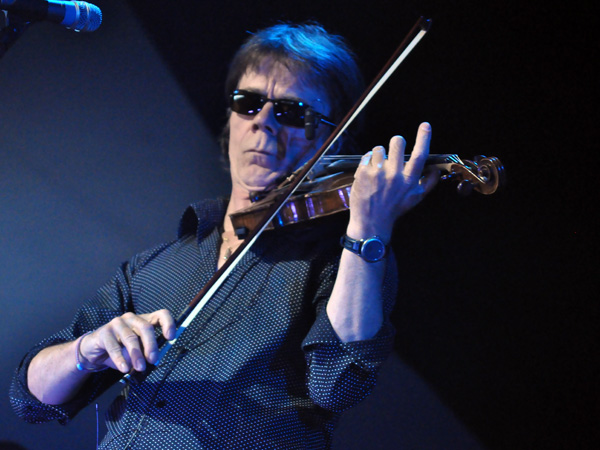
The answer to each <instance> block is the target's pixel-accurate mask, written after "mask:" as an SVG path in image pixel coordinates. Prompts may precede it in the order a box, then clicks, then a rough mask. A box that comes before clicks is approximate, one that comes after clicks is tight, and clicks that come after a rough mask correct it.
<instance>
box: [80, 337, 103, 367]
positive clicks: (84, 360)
mask: <svg viewBox="0 0 600 450" xmlns="http://www.w3.org/2000/svg"><path fill="white" fill-rule="evenodd" d="M91 333H92V332H91V331H88V332H87V333H85V334H83V335H81V336H80V337H79V338H78V339H77V340H76V341H75V367H76V368H77V370H78V371H80V372H100V371H102V370H105V369H108V366H95V365H93V364H92V363H90V361H89V360H88V359H87V358H86V357H85V356H83V354H82V353H81V344H82V342H83V340H84V338H85V337H86V336H87V335H89V334H91Z"/></svg>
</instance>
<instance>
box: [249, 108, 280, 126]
mask: <svg viewBox="0 0 600 450" xmlns="http://www.w3.org/2000/svg"><path fill="white" fill-rule="evenodd" d="M254 126H255V127H256V128H257V129H264V130H265V131H267V132H269V133H272V134H275V133H276V132H277V130H278V129H279V127H280V125H279V122H277V119H275V110H274V106H273V103H271V102H266V103H265V104H264V105H263V107H262V109H261V110H260V111H259V112H258V114H256V115H255V116H254Z"/></svg>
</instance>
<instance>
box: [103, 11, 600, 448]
mask: <svg viewBox="0 0 600 450" xmlns="http://www.w3.org/2000/svg"><path fill="white" fill-rule="evenodd" d="M98 4H99V5H100V6H102V7H103V6H104V4H103V3H100V2H98ZM129 5H130V6H131V8H132V10H133V11H134V12H135V14H136V15H137V17H138V18H139V20H140V21H141V23H142V24H143V27H144V29H145V31H146V33H147V35H148V38H149V40H150V41H151V42H152V43H153V45H154V48H155V49H156V50H157V51H158V53H159V55H160V57H161V58H162V60H163V61H164V62H165V63H166V65H167V67H168V68H169V70H170V71H171V72H172V73H173V74H174V76H175V78H176V80H177V81H178V83H179V86H180V88H181V89H182V90H183V92H184V93H185V95H186V96H187V100H189V102H190V108H191V109H193V110H195V112H196V113H198V114H199V115H200V116H201V117H202V118H203V119H204V122H205V123H206V124H207V127H208V130H209V132H210V133H212V135H213V136H216V135H218V133H219V130H220V127H221V126H222V124H223V121H224V109H225V101H224V98H225V97H224V92H223V90H224V86H223V80H224V76H225V73H226V69H227V63H228V61H229V59H230V57H231V55H232V54H233V52H234V51H235V50H236V49H237V47H239V45H240V43H241V42H242V41H243V39H244V38H245V37H246V31H247V30H250V31H254V30H256V29H258V28H261V27H264V26H268V25H271V24H273V23H274V22H276V21H277V20H292V21H298V20H307V19H315V20H318V21H319V22H321V23H322V24H323V25H324V26H325V27H326V28H327V29H328V30H330V31H332V32H334V33H338V34H341V35H343V36H345V37H347V38H348V40H349V42H350V44H351V46H352V47H353V48H354V49H355V50H356V53H357V55H358V58H359V63H360V65H361V67H362V69H363V73H364V75H365V78H366V80H367V81H369V80H370V79H371V78H372V77H373V76H374V75H375V74H376V73H377V72H378V71H379V69H380V67H381V66H382V65H383V64H384V62H385V61H386V60H387V58H388V57H389V55H391V53H392V52H393V50H394V49H395V48H396V46H397V45H398V43H399V42H400V41H401V40H402V38H403V37H404V35H405V34H406V33H407V32H408V30H409V29H410V28H411V27H412V25H413V24H414V22H415V21H416V19H417V18H418V17H419V15H424V16H426V17H429V18H431V19H432V27H431V30H430V32H429V33H428V34H427V36H426V37H425V38H424V39H423V41H422V42H421V43H420V44H419V45H418V46H417V48H416V49H415V50H414V52H413V53H412V54H411V55H410V56H409V58H408V59H407V60H406V62H405V63H404V64H403V65H402V66H401V67H400V69H399V70H398V72H397V73H396V74H395V75H394V76H393V77H392V79H391V80H390V81H389V82H388V84H387V85H386V86H385V87H384V88H383V89H382V91H381V92H380V93H379V94H378V95H377V97H376V98H375V100H374V101H373V102H372V104H371V105H370V106H369V108H368V111H367V115H368V116H367V119H366V125H367V126H366V131H365V132H364V133H363V134H362V135H361V136H360V142H361V144H362V146H363V148H364V149H365V151H366V150H368V149H370V148H371V147H372V146H374V145H377V144H386V143H387V140H388V139H389V137H390V136H391V135H393V134H403V135H404V136H405V137H406V138H407V140H408V141H409V143H410V142H412V141H413V140H414V134H415V132H416V128H417V126H418V124H419V123H420V122H421V121H424V120H427V121H429V122H430V123H431V124H432V127H433V132H434V135H433V136H434V137H433V143H432V152H435V153H457V154H459V155H460V156H462V157H465V158H467V159H468V158H470V157H472V156H474V155H479V154H484V155H487V156H497V157H498V158H500V159H501V161H502V162H503V163H504V165H505V167H506V174H507V179H508V182H507V185H506V187H505V189H504V190H503V191H502V192H499V193H497V194H495V195H493V196H489V197H483V196H480V195H477V194H474V195H472V196H471V197H468V198H462V197H459V196H457V195H456V194H455V192H454V186H451V185H444V184H443V185H441V186H440V187H439V188H438V189H436V191H434V192H433V193H432V194H431V195H430V197H429V198H428V199H427V200H426V201H425V202H424V203H423V204H421V205H420V206H418V207H417V208H416V209H415V210H414V211H412V212H410V213H409V214H408V215H407V216H405V217H404V218H402V219H401V221H400V222H399V223H398V225H397V228H396V231H397V233H396V237H395V240H394V248H395V251H396V255H397V257H398V259H399V261H400V268H401V274H402V280H403V282H402V285H401V296H400V298H399V301H398V306H397V308H396V311H395V313H394V322H395V324H396V327H397V330H398V334H397V340H396V352H397V354H398V356H399V358H400V359H401V360H402V361H403V362H404V363H406V364H407V365H408V366H410V367H411V368H412V370H414V371H415V372H416V373H417V374H418V376H419V377H420V378H421V379H423V380H424V381H425V382H426V383H427V385H428V386H430V387H431V388H432V389H433V391H434V392H435V393H436V394H437V396H438V397H439V398H440V399H441V401H442V402H443V403H444V404H445V405H446V406H447V407H449V408H450V409H451V410H452V411H453V413H454V414H455V415H456V416H457V417H458V419H459V420H460V421H461V422H462V423H463V424H465V425H466V427H467V428H468V430H469V432H470V433H472V434H473V435H474V436H476V438H477V439H478V440H479V442H480V443H481V445H482V446H484V447H486V448H490V449H521V448H523V449H529V448H544V449H566V448H568V449H571V448H573V449H586V448H597V446H598V444H599V441H598V439H597V438H598V436H597V428H598V419H597V418H598V414H599V413H600V411H599V408H598V406H599V396H598V389H597V387H596V385H597V380H598V370H597V369H596V364H595V363H596V360H597V358H598V357H597V354H598V333H597V329H598V326H597V322H598V299H597V297H598V294H595V295H594V294H593V292H595V291H597V287H598V264H597V262H596V263H593V261H597V257H596V254H597V244H598V240H597V231H596V228H597V227H596V226H593V225H596V224H597V222H598V220H597V219H596V214H595V209H596V205H597V201H596V199H597V195H596V194H595V192H594V188H595V181H596V179H597V176H596V175H595V173H594V172H595V170H596V167H597V165H598V157H597V150H598V145H597V137H598V136H597V135H598V133H597V118H598V115H597V106H596V105H597V100H598V98H597V94H596V90H597V85H598V81H597V79H598V78H597V72H596V71H595V66H596V64H597V62H598V56H599V52H598V50H599V48H598V47H599V40H598V33H597V31H596V29H597V27H596V26H595V15H596V14H595V11H594V10H593V8H592V2H591V1H588V2H581V3H574V4H569V5H568V6H567V5H566V4H563V5H561V6H554V5H552V4H551V3H541V2H540V3H537V2H516V1H503V2H471V1H464V2H458V1H422V2H417V1H404V2H397V3H392V2H383V1H370V2H360V3H359V2H349V1H320V2H312V1H308V2H289V1H281V0H280V1H277V2H275V1H262V2H260V3H257V2H240V1H239V0H238V1H234V0H222V1H219V2H204V1H192V0H184V1H178V2H170V3H169V4H167V5H165V3H164V2H156V1H152V0H150V1H148V0H144V1H142V0H130V1H129ZM107 6H109V8H110V5H107ZM103 10H104V8H103ZM103 27H110V24H109V23H108V22H107V23H105V24H104V25H103ZM129 57H130V58H131V59H132V61H135V59H136V54H131V55H130V56H129ZM94 70H97V71H102V70H105V68H103V67H97V68H94ZM145 88H146V89H148V90H150V91H152V90H154V89H156V90H157V91H160V90H161V88H162V86H161V85H160V84H157V85H156V86H148V85H146V87H145ZM156 112H157V113H158V114H160V105H158V107H157V109H156ZM167 113H168V112H167V110H165V114H167ZM121 254H122V256H124V257H125V256H127V253H121ZM397 401H399V402H402V399H398V400H397ZM425 433H426V432H425ZM362 448H369V447H367V446H364V447H362ZM371 448H377V447H375V444H372V447H371ZM413 448H428V447H427V446H426V445H423V446H422V447H421V446H419V445H418V444H415V445H414V446H413ZM446 448H463V447H461V445H459V444H457V445H456V446H455V447H453V446H452V445H451V444H447V446H446Z"/></svg>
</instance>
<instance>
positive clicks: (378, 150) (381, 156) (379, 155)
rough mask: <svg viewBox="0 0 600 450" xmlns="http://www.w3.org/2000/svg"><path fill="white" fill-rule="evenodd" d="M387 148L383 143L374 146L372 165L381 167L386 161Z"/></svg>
mask: <svg viewBox="0 0 600 450" xmlns="http://www.w3.org/2000/svg"><path fill="white" fill-rule="evenodd" d="M385 158H386V156H385V148H384V147H383V146H381V145H378V146H377V147H375V148H373V156H372V157H371V166H373V167H377V168H378V169H381V168H382V167H383V162H384V161H385Z"/></svg>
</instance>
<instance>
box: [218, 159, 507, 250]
mask: <svg viewBox="0 0 600 450" xmlns="http://www.w3.org/2000/svg"><path fill="white" fill-rule="evenodd" d="M409 157H410V155H405V162H407V161H408V159H409ZM360 160H361V156H358V155H335V156H327V155H325V156H323V157H322V158H321V159H320V160H319V162H318V163H317V164H316V165H315V166H313V168H312V169H311V170H310V172H308V175H307V176H306V180H307V181H304V182H302V183H300V185H299V186H298V188H297V189H296V191H295V194H296V195H294V196H292V197H290V198H289V199H288V200H287V201H286V202H285V203H284V204H283V206H282V207H281V208H280V209H279V210H278V212H277V214H276V215H275V216H274V217H273V219H272V220H271V221H270V222H269V224H268V225H267V226H266V228H265V230H273V229H275V228H281V227H284V226H287V225H293V224H300V223H311V221H314V220H315V219H319V218H322V217H327V216H330V215H333V214H337V213H340V212H343V211H347V210H349V209H350V191H351V188H352V183H353V181H354V171H355V170H356V168H357V167H358V164H359V163H360ZM425 167H426V170H428V169H429V170H439V171H440V173H441V175H442V176H441V179H442V180H444V181H447V180H453V181H457V182H458V185H457V188H456V189H457V191H458V193H459V194H460V195H463V196H466V195H469V194H471V193H472V192H473V191H476V192H479V193H481V194H483V195H490V194H493V193H494V192H496V191H497V190H498V189H499V188H501V187H502V186H503V185H504V184H505V183H506V179H505V173H504V166H503V165H502V163H501V162H500V160H499V159H498V158H496V157H494V156H492V157H485V156H477V157H475V158H473V160H464V161H463V160H461V158H460V157H459V156H458V155H455V154H438V155H436V154H432V155H429V156H428V158H427V160H426V162H425ZM300 170H301V169H299V170H298V171H296V172H295V173H294V174H292V175H291V176H290V177H288V178H286V179H285V180H284V181H283V182H282V183H281V184H280V185H279V186H277V187H276V188H275V189H273V190H272V191H269V192H268V193H261V192H258V193H254V194H253V195H252V196H251V200H252V201H253V202H254V203H253V204H252V205H250V206H249V207H247V208H244V209H242V210H240V211H237V212H235V213H234V214H231V215H230V218H231V221H232V223H233V227H234V230H235V233H236V234H237V236H238V237H239V238H240V239H244V238H245V237H246V235H247V234H248V231H249V230H251V229H253V228H255V227H256V226H257V225H258V224H259V223H260V221H261V219H262V218H263V217H264V215H265V214H266V213H267V211H269V209H270V208H271V207H272V205H273V204H274V203H276V202H277V201H278V200H280V198H281V195H282V192H285V189H286V188H287V187H288V186H289V184H290V182H291V181H292V180H293V178H294V177H295V176H296V173H298V172H299V171H300Z"/></svg>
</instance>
